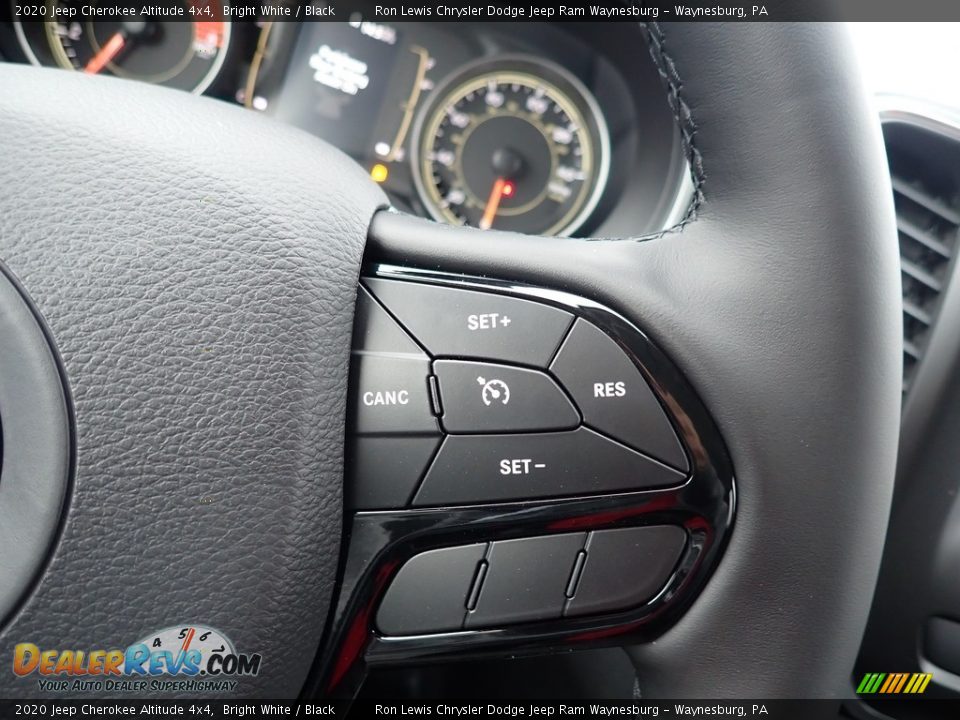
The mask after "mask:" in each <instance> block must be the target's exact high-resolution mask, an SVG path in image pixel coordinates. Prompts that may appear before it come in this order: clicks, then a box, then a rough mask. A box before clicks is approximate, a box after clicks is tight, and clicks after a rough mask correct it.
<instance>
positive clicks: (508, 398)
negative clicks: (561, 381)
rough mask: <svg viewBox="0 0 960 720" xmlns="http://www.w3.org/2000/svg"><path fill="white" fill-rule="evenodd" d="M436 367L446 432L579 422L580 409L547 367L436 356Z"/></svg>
mask: <svg viewBox="0 0 960 720" xmlns="http://www.w3.org/2000/svg"><path fill="white" fill-rule="evenodd" d="M433 371H434V373H436V375H437V378H438V379H439V381H440V398H441V403H442V406H443V417H442V423H443V427H444V429H445V430H446V431H447V432H450V433H480V432H509V431H515V430H566V429H569V428H575V427H577V425H579V424H580V413H578V412H577V409H576V408H575V407H574V406H573V404H572V403H571V402H570V400H569V399H567V396H566V395H565V394H564V392H563V390H561V389H560V388H559V387H558V386H557V384H556V383H555V382H554V381H553V380H552V379H551V378H550V377H549V376H548V375H547V374H546V373H542V372H538V371H536V370H527V369H525V368H519V367H510V366H508V365H493V364H490V363H481V362H465V361H461V360H437V361H435V362H434V364H433Z"/></svg>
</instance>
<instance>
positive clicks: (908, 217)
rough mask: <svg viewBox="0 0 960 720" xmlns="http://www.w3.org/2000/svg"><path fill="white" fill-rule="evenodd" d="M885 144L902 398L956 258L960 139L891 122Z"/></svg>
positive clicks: (959, 217) (959, 222)
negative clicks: (893, 216) (897, 281)
mask: <svg viewBox="0 0 960 720" xmlns="http://www.w3.org/2000/svg"><path fill="white" fill-rule="evenodd" d="M884 139H885V141H886V144H887V156H888V158H889V162H890V175H891V179H892V181H893V193H894V203H895V205H896V210H897V230H898V232H899V236H900V268H901V273H900V275H901V279H902V281H903V392H904V393H907V392H908V391H909V389H910V385H911V383H912V381H913V379H914V376H915V374H916V372H917V368H918V367H919V365H920V361H921V360H922V358H923V355H924V353H925V351H926V349H927V346H928V344H929V341H930V337H931V334H932V332H933V328H934V324H935V322H936V319H937V314H938V311H939V309H940V304H941V300H942V298H943V294H944V291H945V289H946V285H947V283H948V282H949V279H950V276H951V272H952V270H953V263H954V258H955V257H956V255H957V252H958V228H960V164H958V163H960V135H958V136H956V137H954V138H951V137H949V136H947V135H944V134H942V133H941V132H938V131H935V130H932V129H930V128H928V127H925V126H924V125H923V123H920V122H919V121H918V122H911V121H907V120H904V119H903V118H902V117H898V118H897V119H889V120H886V121H885V124H884Z"/></svg>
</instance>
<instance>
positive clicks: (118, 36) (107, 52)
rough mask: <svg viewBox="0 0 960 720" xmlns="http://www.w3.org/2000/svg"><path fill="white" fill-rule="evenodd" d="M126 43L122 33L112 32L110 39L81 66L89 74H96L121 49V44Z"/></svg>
mask: <svg viewBox="0 0 960 720" xmlns="http://www.w3.org/2000/svg"><path fill="white" fill-rule="evenodd" d="M126 43H127V39H126V38H125V37H124V36H123V33H120V32H117V33H114V34H113V35H111V36H110V39H109V40H107V41H106V42H105V43H104V44H103V47H101V48H100V50H99V52H97V54H96V55H94V56H93V57H92V58H90V62H88V63H87V65H86V67H84V68H83V71H84V72H85V73H87V74H89V75H96V74H97V73H98V72H100V71H101V70H103V69H104V68H105V67H106V66H107V63H109V62H110V61H111V60H113V59H114V58H115V57H116V56H117V53H118V52H120V51H121V50H123V46H124V45H125V44H126Z"/></svg>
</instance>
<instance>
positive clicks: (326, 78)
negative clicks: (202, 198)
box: [0, 0, 692, 236]
mask: <svg viewBox="0 0 960 720" xmlns="http://www.w3.org/2000/svg"><path fill="white" fill-rule="evenodd" d="M81 2H82V0H45V2H44V4H43V5H42V6H38V7H40V8H43V9H44V12H43V13H42V16H40V17H37V18H36V19H31V20H27V19H21V20H15V21H13V22H10V23H5V24H0V54H2V56H3V58H4V59H6V60H8V61H12V62H29V63H32V64H34V65H41V66H49V67H57V68H61V69H63V70H67V71H74V72H84V73H88V74H109V75H115V76H118V77H122V78H127V79H130V80H139V81H143V82H151V83H155V84H159V85H164V86H167V87H171V88H175V89H179V90H183V91H188V92H194V93H204V94H207V95H211V96H213V97H217V98H220V99H222V100H224V101H227V102H233V103H238V104H240V105H243V106H244V107H246V108H248V109H249V110H250V111H252V112H259V113H263V114H265V115H269V116H272V117H274V118H276V119H277V120H279V121H281V122H284V123H288V124H291V125H295V126H298V127H300V128H302V129H304V130H306V131H307V132H310V133H312V134H314V135H317V136H319V137H321V138H323V139H324V140H326V141H327V142H330V143H331V144H333V145H335V146H337V147H338V148H340V149H341V150H343V151H344V152H346V153H347V154H349V155H351V156H352V157H353V158H354V159H355V160H357V161H358V162H359V163H361V164H362V165H363V166H364V167H365V168H366V169H367V170H368V171H369V172H370V175H371V177H372V178H373V180H375V181H376V182H378V183H380V184H381V186H382V187H383V188H384V190H385V191H386V192H387V194H388V195H389V196H390V197H391V200H392V201H393V203H394V204H395V206H396V207H398V208H399V209H401V210H404V211H407V212H411V213H414V214H418V215H422V216H424V217H432V218H434V219H436V220H437V221H440V222H445V223H450V224H459V225H470V226H473V227H478V228H481V229H493V230H510V231H517V232H523V233H533V234H545V235H557V236H567V235H579V236H586V235H622V234H641V233H648V232H656V231H658V230H661V229H663V228H665V227H667V226H669V225H671V224H673V223H675V222H676V221H677V220H679V219H680V218H681V217H682V216H683V214H684V213H685V212H686V210H687V208H688V206H689V202H690V198H691V195H692V189H691V187H690V183H689V173H688V171H687V166H686V162H685V160H684V158H683V152H682V148H681V145H680V141H679V137H678V133H677V131H676V128H675V123H674V122H673V118H672V115H671V113H670V110H669V107H668V106H667V103H666V99H665V94H664V92H663V90H662V88H661V86H660V83H659V78H658V75H657V72H656V68H655V67H654V65H653V62H652V61H650V60H649V56H648V54H647V52H646V48H645V47H644V46H643V39H642V35H641V33H640V30H639V27H638V26H637V25H636V24H635V23H617V24H590V23H555V24H554V23H439V22H429V23H427V22H418V23H414V22H403V23H385V22H381V21H370V20H368V19H366V18H365V17H364V16H362V15H361V14H359V13H358V14H355V15H354V16H352V17H351V18H350V19H349V21H347V22H303V23H284V22H272V21H269V20H260V21H257V22H238V21H230V20H222V19H219V20H218V19H216V18H210V17H205V16H201V15H196V16H195V17H196V19H195V20H192V21H184V20H183V19H179V20H176V21H171V20H165V19H164V18H163V17H160V16H156V17H155V16H153V15H143V14H141V12H142V11H139V12H138V11H133V12H132V14H131V15H130V17H129V19H126V18H124V19H123V20H118V19H116V18H110V19H104V20H98V19H85V20H78V19H76V17H77V13H76V12H74V6H78V5H79V4H80V3H81ZM183 5H184V7H183V10H184V13H185V17H187V18H188V19H189V18H190V17H191V15H189V14H188V13H190V12H191V10H190V8H191V7H194V6H192V5H191V0H183ZM48 18H53V19H48Z"/></svg>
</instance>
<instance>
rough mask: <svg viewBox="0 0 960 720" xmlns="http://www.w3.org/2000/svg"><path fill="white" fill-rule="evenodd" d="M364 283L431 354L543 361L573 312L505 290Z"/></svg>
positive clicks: (547, 359) (542, 364)
mask: <svg viewBox="0 0 960 720" xmlns="http://www.w3.org/2000/svg"><path fill="white" fill-rule="evenodd" d="M364 282H366V284H367V287H369V289H370V291H371V292H372V293H373V294H374V295H376V297H377V298H378V299H379V300H380V302H382V303H383V304H384V305H386V306H387V308H389V309H390V312H392V313H393V314H394V315H395V316H396V317H397V318H398V319H399V320H400V322H401V323H403V325H404V327H406V328H407V330H409V331H410V333H411V334H412V335H413V336H414V337H415V338H417V340H419V341H420V343H422V344H423V346H424V347H426V348H427V349H428V350H429V351H430V353H431V354H433V355H435V356H436V355H449V356H455V357H470V358H483V359H489V360H505V361H508V362H517V363H523V364H526V365H534V366H537V367H546V366H547V364H548V363H549V362H550V360H551V358H553V355H554V353H555V352H556V350H557V347H558V346H559V345H560V341H561V340H562V339H563V336H564V334H565V333H566V332H567V328H569V327H570V323H571V321H572V320H573V317H572V316H571V315H570V314H569V313H566V312H564V311H562V310H558V309H556V308H554V307H551V306H549V305H541V304H540V303H535V302H531V301H529V300H521V299H519V298H513V297H507V296H504V295H491V294H489V293H483V292H475V291H473V290H458V289H451V288H446V287H439V286H437V285H424V284H419V283H409V282H402V281H397V280H383V279H381V278H370V279H367V280H365V281H364Z"/></svg>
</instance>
